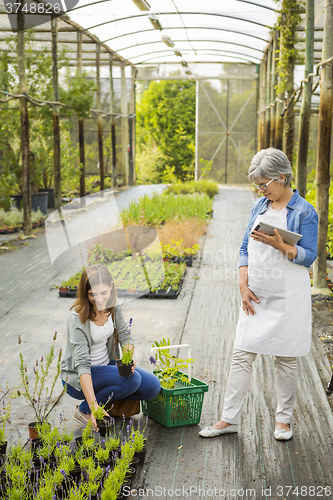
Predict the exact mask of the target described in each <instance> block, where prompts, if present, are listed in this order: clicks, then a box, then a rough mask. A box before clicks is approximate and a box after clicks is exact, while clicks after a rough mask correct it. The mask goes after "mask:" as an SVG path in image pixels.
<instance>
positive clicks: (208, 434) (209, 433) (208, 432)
mask: <svg viewBox="0 0 333 500" xmlns="http://www.w3.org/2000/svg"><path fill="white" fill-rule="evenodd" d="M234 432H237V425H236V424H231V425H229V426H228V427H225V428H224V429H213V427H205V428H204V429H201V431H200V432H199V436H202V437H205V438H213V437H216V436H220V435H221V434H233V433H234Z"/></svg>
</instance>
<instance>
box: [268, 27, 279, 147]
mask: <svg viewBox="0 0 333 500" xmlns="http://www.w3.org/2000/svg"><path fill="white" fill-rule="evenodd" d="M276 47H277V33H276V32H275V31H274V34H273V41H272V71H271V100H270V103H273V104H272V105H271V106H270V108H271V127H270V137H269V145H270V147H272V148H274V147H275V125H276V112H275V111H276V106H275V87H276V83H277V82H276V80H277V79H276V50H277V49H276Z"/></svg>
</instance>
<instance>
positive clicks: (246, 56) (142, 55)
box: [132, 49, 261, 64]
mask: <svg viewBox="0 0 333 500" xmlns="http://www.w3.org/2000/svg"><path fill="white" fill-rule="evenodd" d="M205 50H209V51H211V52H219V53H227V54H236V55H237V56H241V57H243V58H245V59H246V60H248V59H247V58H252V59H257V60H258V61H259V62H260V61H261V59H260V58H259V57H256V56H251V55H249V54H243V53H242V52H234V51H231V50H222V49H198V50H197V52H202V51H205ZM163 52H172V50H155V51H154V52H147V53H146V54H140V55H137V56H133V57H132V59H134V58H137V57H146V56H148V55H150V54H161V53H163ZM183 54H184V53H183ZM170 55H171V54H170ZM187 55H190V54H187ZM168 56H169V54H167V55H165V56H162V57H168ZM142 62H143V61H142ZM142 62H141V63H135V64H142ZM188 63H189V64H191V62H189V61H188ZM194 63H195V61H194ZM178 64H180V63H178ZM254 64H255V63H254Z"/></svg>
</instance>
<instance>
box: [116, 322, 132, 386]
mask: <svg viewBox="0 0 333 500" xmlns="http://www.w3.org/2000/svg"><path fill="white" fill-rule="evenodd" d="M132 321H133V320H132V318H131V319H130V320H129V322H128V332H127V333H128V344H127V346H124V349H123V351H124V352H123V355H122V357H121V359H118V361H117V367H118V372H119V375H120V376H121V377H130V376H131V375H132V366H133V364H134V363H133V359H132V355H133V353H132V351H131V349H130V347H129V345H130V344H129V335H130V332H131V327H132Z"/></svg>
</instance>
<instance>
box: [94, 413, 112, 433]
mask: <svg viewBox="0 0 333 500" xmlns="http://www.w3.org/2000/svg"><path fill="white" fill-rule="evenodd" d="M110 425H111V417H105V418H103V420H97V427H98V429H99V431H98V432H99V434H100V435H101V436H102V437H105V436H106V431H107V430H108V428H109V427H110Z"/></svg>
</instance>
